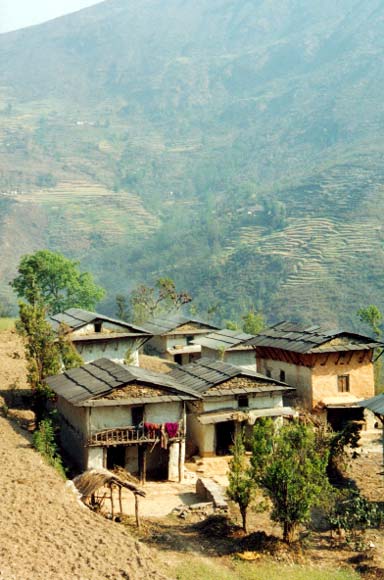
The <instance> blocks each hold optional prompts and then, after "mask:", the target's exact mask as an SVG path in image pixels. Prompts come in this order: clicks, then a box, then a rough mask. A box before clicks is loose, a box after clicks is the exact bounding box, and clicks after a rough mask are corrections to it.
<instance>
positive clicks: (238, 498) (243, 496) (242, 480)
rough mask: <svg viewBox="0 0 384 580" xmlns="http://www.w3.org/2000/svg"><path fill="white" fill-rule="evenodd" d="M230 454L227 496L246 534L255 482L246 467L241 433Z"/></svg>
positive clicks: (247, 466) (248, 467) (250, 471)
mask: <svg viewBox="0 0 384 580" xmlns="http://www.w3.org/2000/svg"><path fill="white" fill-rule="evenodd" d="M232 453H233V457H232V459H231V461H230V463H229V473H228V480H229V485H228V488H227V495H228V497H229V498H230V499H231V500H232V501H234V502H235V503H237V505H238V506H239V509H240V513H241V518H242V522H243V530H244V532H247V512H248V507H249V504H250V503H251V500H252V496H253V493H254V490H255V481H254V478H253V474H252V470H251V468H250V466H249V465H247V461H246V456H245V446H244V441H243V434H242V433H238V434H237V436H236V438H235V442H234V445H233V448H232Z"/></svg>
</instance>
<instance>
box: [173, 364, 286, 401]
mask: <svg viewBox="0 0 384 580" xmlns="http://www.w3.org/2000/svg"><path fill="white" fill-rule="evenodd" d="M168 376H171V377H172V378H174V379H175V380H176V381H177V382H178V383H179V384H180V385H182V386H183V387H187V388H188V389H191V390H192V391H194V392H195V393H198V394H199V395H203V394H204V395H209V394H210V393H208V391H209V389H211V388H212V387H216V386H219V385H220V384H221V383H224V382H226V381H229V380H230V379H233V378H235V377H247V378H250V379H253V380H254V383H255V386H254V388H248V387H247V388H242V387H241V388H240V387H239V388H233V389H225V390H223V391H220V390H217V389H215V391H214V393H212V395H213V394H214V395H215V396H216V395H218V394H241V393H242V394H244V393H247V392H260V393H263V392H273V391H289V390H294V389H292V388H291V387H288V385H287V384H286V383H282V382H281V381H276V380H275V379H272V378H270V377H266V376H265V375H261V374H259V373H256V372H254V371H251V370H248V369H244V368H241V367H237V366H234V365H230V364H228V363H225V362H223V361H218V360H211V359H207V358H202V359H199V360H198V361H196V362H193V363H190V364H188V365H183V366H178V367H177V368H176V369H174V370H173V371H172V372H170V373H169V375H168Z"/></svg>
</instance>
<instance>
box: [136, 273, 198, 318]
mask: <svg viewBox="0 0 384 580" xmlns="http://www.w3.org/2000/svg"><path fill="white" fill-rule="evenodd" d="M191 301H192V298H191V296H190V295H189V294H188V292H185V291H182V292H178V291H177V289H176V284H175V282H174V281H173V280H172V279H171V278H166V277H164V278H159V279H158V280H156V282H155V285H154V286H153V287H151V286H145V285H144V284H142V285H140V286H138V287H137V288H135V289H134V290H132V292H131V294H130V296H129V305H130V312H131V318H132V319H133V322H135V323H136V324H140V323H142V322H144V321H145V320H148V319H149V318H152V317H153V316H155V315H158V314H162V313H167V312H172V311H175V310H179V309H180V308H181V307H182V306H183V305H184V304H188V303H189V302H191Z"/></svg>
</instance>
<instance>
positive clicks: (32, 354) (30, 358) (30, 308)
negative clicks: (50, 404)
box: [18, 300, 61, 422]
mask: <svg viewBox="0 0 384 580" xmlns="http://www.w3.org/2000/svg"><path fill="white" fill-rule="evenodd" d="M19 308H20V321H19V323H18V330H19V333H20V334H21V335H22V336H24V338H25V354H26V359H27V380H28V382H29V384H30V386H31V389H32V391H33V395H34V407H35V412H36V416H37V420H38V422H39V421H40V419H41V418H42V416H43V412H44V407H45V402H46V400H47V398H49V397H50V396H52V393H51V391H50V390H49V388H48V387H47V386H46V384H45V382H44V379H45V378H46V377H48V376H50V375H55V374H57V373H59V372H60V370H61V357H60V349H59V345H58V343H57V341H56V335H55V333H54V331H53V329H52V327H51V325H50V324H49V323H48V322H47V320H46V307H45V306H44V304H43V303H42V301H41V300H36V302H35V303H34V304H26V303H24V302H21V303H20V305H19Z"/></svg>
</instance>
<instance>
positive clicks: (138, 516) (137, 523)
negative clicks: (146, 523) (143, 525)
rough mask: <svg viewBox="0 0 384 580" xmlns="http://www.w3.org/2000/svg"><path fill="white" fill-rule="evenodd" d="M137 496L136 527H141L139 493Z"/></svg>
mask: <svg viewBox="0 0 384 580" xmlns="http://www.w3.org/2000/svg"><path fill="white" fill-rule="evenodd" d="M134 495H135V516H136V526H137V527H138V528H139V527H140V515H139V496H138V494H137V493H135V494H134Z"/></svg>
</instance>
